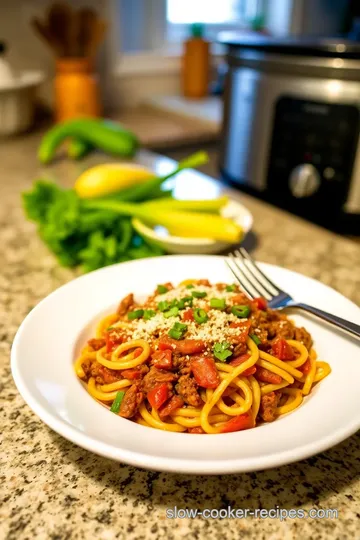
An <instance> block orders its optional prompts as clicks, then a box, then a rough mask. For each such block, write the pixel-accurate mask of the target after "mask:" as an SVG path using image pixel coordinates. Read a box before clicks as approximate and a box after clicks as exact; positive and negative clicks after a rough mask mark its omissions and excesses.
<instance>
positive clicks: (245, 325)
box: [230, 321, 251, 343]
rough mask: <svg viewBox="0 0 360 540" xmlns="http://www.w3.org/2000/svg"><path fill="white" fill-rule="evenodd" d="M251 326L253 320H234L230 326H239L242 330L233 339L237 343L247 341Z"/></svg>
mask: <svg viewBox="0 0 360 540" xmlns="http://www.w3.org/2000/svg"><path fill="white" fill-rule="evenodd" d="M250 327H251V321H244V322H232V323H231V324H230V328H239V329H240V332H239V334H238V335H236V336H234V337H233V339H234V341H236V343H245V341H246V338H247V337H248V334H249V331H250Z"/></svg>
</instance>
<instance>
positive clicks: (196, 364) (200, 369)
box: [190, 356, 220, 388]
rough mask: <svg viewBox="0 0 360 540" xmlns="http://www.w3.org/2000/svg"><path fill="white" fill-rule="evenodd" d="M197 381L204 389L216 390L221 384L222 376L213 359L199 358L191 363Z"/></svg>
mask: <svg viewBox="0 0 360 540" xmlns="http://www.w3.org/2000/svg"><path fill="white" fill-rule="evenodd" d="M190 368H191V371H192V372H193V374H194V377H195V381H196V382H197V383H198V385H199V386H202V387H203V388H216V387H217V386H219V384H220V376H219V373H218V371H217V369H216V366H215V362H214V360H213V359H212V358H208V357H206V356H199V357H197V358H193V359H192V360H191V363H190Z"/></svg>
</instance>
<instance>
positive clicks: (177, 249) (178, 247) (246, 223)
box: [132, 199, 253, 255]
mask: <svg viewBox="0 0 360 540" xmlns="http://www.w3.org/2000/svg"><path fill="white" fill-rule="evenodd" d="M221 215H222V216H224V217H227V218H231V219H233V220H234V221H235V223H237V224H238V225H240V227H241V228H242V230H243V232H244V236H243V238H244V237H245V236H246V234H247V233H248V232H249V231H250V230H251V227H252V224H253V217H252V214H251V213H250V212H249V210H248V209H247V208H246V207H245V206H244V205H242V204H241V203H239V202H237V201H235V200H233V199H230V200H229V202H228V204H227V205H226V206H225V207H224V208H223V209H222V211H221ZM132 224H133V227H134V229H135V230H136V231H137V232H138V233H139V234H140V235H141V236H142V237H143V238H145V239H147V240H150V241H151V242H154V243H155V244H157V245H158V246H160V247H161V248H163V249H164V250H165V251H167V252H168V253H175V254H181V253H184V254H200V255H207V254H210V253H220V252H221V251H224V250H225V249H227V248H229V247H230V246H231V245H232V244H229V243H227V242H218V241H216V240H213V239H211V238H184V237H181V236H172V235H169V234H168V233H167V231H166V230H165V229H162V228H161V227H156V228H155V229H153V228H152V227H149V226H148V225H146V224H145V223H143V222H142V221H141V220H140V219H138V218H133V219H132Z"/></svg>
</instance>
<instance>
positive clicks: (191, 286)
mask: <svg viewBox="0 0 360 540" xmlns="http://www.w3.org/2000/svg"><path fill="white" fill-rule="evenodd" d="M186 288H187V289H193V288H194V285H192V284H191V283H189V285H186Z"/></svg>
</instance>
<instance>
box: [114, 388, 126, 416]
mask: <svg viewBox="0 0 360 540" xmlns="http://www.w3.org/2000/svg"><path fill="white" fill-rule="evenodd" d="M124 396H125V392H124V391H120V392H118V393H117V394H116V397H115V399H114V401H113V403H112V405H111V407H110V411H111V412H113V413H115V414H118V413H119V411H120V405H121V402H122V400H123V399H124Z"/></svg>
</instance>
